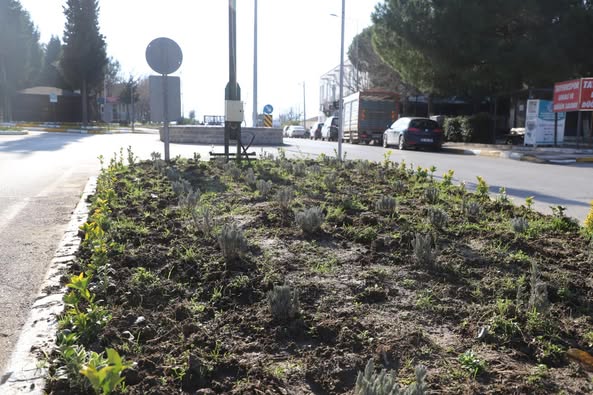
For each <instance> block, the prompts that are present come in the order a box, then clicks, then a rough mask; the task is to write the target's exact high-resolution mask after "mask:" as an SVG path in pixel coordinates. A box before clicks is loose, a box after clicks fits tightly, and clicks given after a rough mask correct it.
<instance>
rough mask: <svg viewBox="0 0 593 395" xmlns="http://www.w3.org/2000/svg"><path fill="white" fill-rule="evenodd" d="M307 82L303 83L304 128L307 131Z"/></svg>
mask: <svg viewBox="0 0 593 395" xmlns="http://www.w3.org/2000/svg"><path fill="white" fill-rule="evenodd" d="M305 97H306V96H305V81H303V127H304V128H305V130H306V129H307V107H306V106H305V103H307V100H306V99H305Z"/></svg>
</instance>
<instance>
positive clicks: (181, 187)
mask: <svg viewBox="0 0 593 395" xmlns="http://www.w3.org/2000/svg"><path fill="white" fill-rule="evenodd" d="M167 170H168V171H169V170H172V169H167ZM171 187H172V188H173V193H175V195H177V196H181V195H184V194H188V193H190V192H191V191H193V188H192V186H191V184H190V183H189V181H187V180H184V179H179V181H173V182H172V183H171Z"/></svg>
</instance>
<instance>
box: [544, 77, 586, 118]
mask: <svg viewBox="0 0 593 395" xmlns="http://www.w3.org/2000/svg"><path fill="white" fill-rule="evenodd" d="M553 108H554V112H569V111H593V78H581V79H580V80H572V81H564V82H558V83H556V84H555V85H554V107H553Z"/></svg>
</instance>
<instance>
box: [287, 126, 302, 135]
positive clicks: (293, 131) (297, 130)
mask: <svg viewBox="0 0 593 395" xmlns="http://www.w3.org/2000/svg"><path fill="white" fill-rule="evenodd" d="M305 132H306V130H305V128H304V127H302V126H299V125H291V126H289V127H288V129H287V130H286V137H305Z"/></svg>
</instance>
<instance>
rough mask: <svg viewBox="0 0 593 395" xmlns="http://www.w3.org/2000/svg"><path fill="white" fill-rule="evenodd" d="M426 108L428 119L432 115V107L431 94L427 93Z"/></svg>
mask: <svg viewBox="0 0 593 395" xmlns="http://www.w3.org/2000/svg"><path fill="white" fill-rule="evenodd" d="M426 107H427V109H426V112H427V113H428V114H427V115H426V116H427V117H429V118H430V116H431V115H433V113H434V110H433V105H432V93H429V94H428V97H427V98H426Z"/></svg>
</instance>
